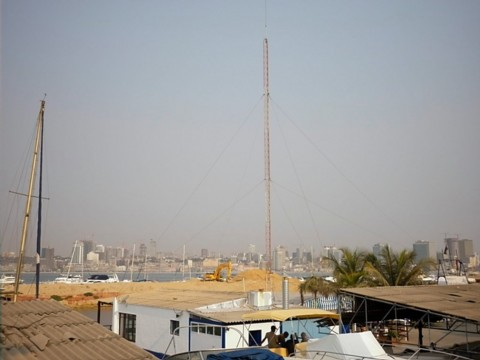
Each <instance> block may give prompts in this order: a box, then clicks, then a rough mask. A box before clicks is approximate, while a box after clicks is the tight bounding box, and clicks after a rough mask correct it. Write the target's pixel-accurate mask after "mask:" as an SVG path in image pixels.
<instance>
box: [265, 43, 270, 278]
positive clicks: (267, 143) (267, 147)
mask: <svg viewBox="0 0 480 360" xmlns="http://www.w3.org/2000/svg"><path fill="white" fill-rule="evenodd" d="M269 108H270V93H269V88H268V40H267V38H266V37H265V39H264V41H263V126H264V129H263V137H264V138H263V140H264V145H263V146H264V166H265V253H266V270H267V273H271V271H272V225H271V220H270V182H271V178H270V119H269V117H270V115H269Z"/></svg>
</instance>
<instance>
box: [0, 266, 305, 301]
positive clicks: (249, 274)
mask: <svg viewBox="0 0 480 360" xmlns="http://www.w3.org/2000/svg"><path fill="white" fill-rule="evenodd" d="M282 283H283V278H282V276H280V275H278V274H271V275H270V276H269V280H268V279H267V276H266V273H265V271H262V270H248V271H245V272H243V273H240V274H239V275H237V276H236V277H234V278H233V279H231V280H230V281H229V282H218V281H200V280H198V279H192V280H187V281H179V282H154V281H151V282H119V283H110V284H55V283H42V284H40V290H39V293H40V296H39V298H40V299H43V300H46V299H51V298H55V299H56V300H59V301H61V302H62V303H63V304H65V305H67V306H69V307H72V308H88V307H96V306H97V302H98V301H99V300H111V298H113V297H115V296H118V295H125V294H131V293H141V292H146V291H152V290H159V289H179V290H180V289H181V290H185V289H191V290H192V291H195V290H208V291H241V292H249V291H253V290H266V291H273V292H275V293H281V291H282ZM299 284H300V282H299V281H298V280H297V279H293V278H290V279H289V282H288V286H289V293H290V294H291V295H292V296H298V295H299V291H298V286H299ZM8 290H13V287H12V288H6V289H5V291H6V292H8ZM19 292H20V293H19V295H18V297H17V301H26V300H32V299H34V298H35V284H22V285H20V287H19Z"/></svg>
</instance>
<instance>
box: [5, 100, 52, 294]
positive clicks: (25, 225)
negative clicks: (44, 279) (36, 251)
mask: <svg viewBox="0 0 480 360" xmlns="http://www.w3.org/2000/svg"><path fill="white" fill-rule="evenodd" d="M44 111H45V100H42V102H41V105H40V111H39V112H38V118H37V130H36V136H35V147H34V151H33V159H32V168H31V175H30V183H29V186H28V194H27V204H26V206H25V217H24V219H23V227H22V239H21V242H20V250H19V252H18V262H17V272H16V274H15V291H14V293H13V302H16V301H17V295H18V286H19V284H20V274H21V271H22V269H23V260H24V257H25V244H26V241H27V234H28V221H29V218H30V209H31V207H32V197H33V196H32V195H33V185H34V183H35V169H36V167H37V158H38V150H39V145H40V137H41V134H42V126H43V113H44Z"/></svg>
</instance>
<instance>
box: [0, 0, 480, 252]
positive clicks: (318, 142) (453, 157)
mask: <svg viewBox="0 0 480 360" xmlns="http://www.w3.org/2000/svg"><path fill="white" fill-rule="evenodd" d="M479 34H480V2H478V1H442V0H435V1H429V0H425V1H409V0H407V1H370V0H366V1H308V0H306V1H301V2H298V1H282V0H279V1H266V2H265V1H258V0H255V1H253V0H244V1H212V0H205V1H163V0H159V1H124V0H118V1H117V0H116V1H113V0H100V1H93V0H86V1H59V0H43V1H36V0H35V1H34V0H3V1H2V2H1V44H0V46H1V48H0V49H1V58H0V59H1V95H0V96H1V115H0V116H1V123H0V175H1V176H0V216H1V223H0V225H1V232H2V233H1V235H2V239H1V241H2V244H1V247H2V251H18V244H19V239H20V235H19V231H20V230H19V228H20V227H21V222H22V221H23V217H22V216H23V215H22V213H23V211H24V206H25V205H24V202H25V199H24V198H22V197H21V196H18V195H14V194H12V193H11V192H10V191H18V192H26V185H25V184H26V181H27V180H25V179H27V178H28V174H29V166H30V162H31V156H32V155H31V151H32V150H31V146H32V145H31V144H32V139H33V133H34V130H35V124H36V118H37V114H38V110H39V106H40V101H41V100H42V99H43V98H44V96H45V95H44V94H47V95H46V109H45V128H44V167H43V196H45V197H48V199H49V200H45V201H43V209H44V213H43V220H44V222H43V224H44V225H43V231H42V234H43V235H42V237H43V239H42V246H43V247H54V248H55V251H56V253H57V254H61V255H65V256H68V255H69V253H70V252H71V249H72V244H73V243H74V242H75V241H76V240H93V241H94V242H95V243H99V244H105V245H112V246H124V247H128V248H130V247H132V246H133V244H134V243H135V244H137V246H138V244H140V243H148V242H149V241H150V240H155V241H156V242H157V250H159V251H162V252H164V253H168V252H174V253H176V254H181V253H182V251H183V247H184V246H185V249H186V250H185V251H186V253H187V254H188V255H194V254H199V253H200V249H202V248H207V249H209V250H210V251H214V252H217V253H223V254H225V255H230V254H232V253H235V252H242V251H248V247H249V244H253V245H255V246H256V249H257V251H259V252H264V250H265V235H264V233H265V231H264V224H265V201H264V198H265V195H264V178H265V175H264V135H263V131H264V108H263V106H264V105H263V96H264V88H263V43H264V39H265V38H268V45H269V49H268V50H269V80H270V82H269V93H270V111H269V113H270V116H269V121H270V152H271V214H272V215H271V226H272V248H275V247H277V246H280V245H282V246H285V247H286V248H287V249H289V250H290V251H293V250H295V249H296V248H305V249H313V251H314V252H316V253H318V251H319V250H320V249H321V248H322V247H324V246H336V247H349V248H351V249H355V248H358V249H367V250H371V247H372V246H373V245H374V244H377V243H388V244H391V245H392V246H393V248H394V249H395V250H400V249H404V248H406V249H412V244H413V243H414V242H416V241H418V240H428V241H433V242H435V243H436V244H437V248H438V249H440V248H442V246H443V239H444V238H445V237H446V236H447V237H457V236H458V237H459V238H461V239H462V238H467V239H472V240H473V242H474V248H475V249H476V250H477V251H478V250H479V249H480V221H479V215H480V168H479V167H478V155H479V154H480V141H479V134H480V101H479V99H480V41H479V40H478V35H479ZM12 209H13V210H12ZM32 217H33V216H32ZM35 231H36V230H35ZM35 231H33V230H31V231H30V234H31V235H30V236H29V244H28V249H27V253H28V252H31V253H33V249H34V248H35V245H34V242H35V240H34V239H33V237H34V235H35Z"/></svg>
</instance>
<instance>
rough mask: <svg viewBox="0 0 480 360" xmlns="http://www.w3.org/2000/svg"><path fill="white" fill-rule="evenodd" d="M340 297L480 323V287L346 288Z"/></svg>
mask: <svg viewBox="0 0 480 360" xmlns="http://www.w3.org/2000/svg"><path fill="white" fill-rule="evenodd" d="M341 293H343V294H352V295H355V296H361V297H365V298H370V299H373V300H376V301H382V302H385V303H389V304H400V305H403V306H405V307H409V308H411V309H415V310H419V311H425V312H432V313H436V314H441V315H445V316H447V317H455V318H459V319H463V320H466V321H469V322H475V323H480V310H479V309H480V284H469V285H442V286H441V285H422V286H383V287H374V288H371V287H367V288H344V289H341Z"/></svg>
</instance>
